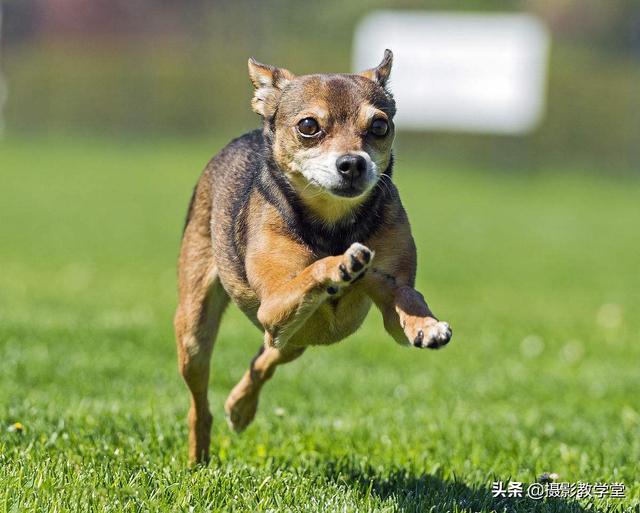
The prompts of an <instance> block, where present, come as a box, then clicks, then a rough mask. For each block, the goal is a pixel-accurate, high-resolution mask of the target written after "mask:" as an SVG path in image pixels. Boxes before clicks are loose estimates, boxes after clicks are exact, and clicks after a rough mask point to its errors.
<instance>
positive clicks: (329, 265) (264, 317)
mask: <svg viewBox="0 0 640 513" xmlns="http://www.w3.org/2000/svg"><path fill="white" fill-rule="evenodd" d="M272 249H273V247H272ZM373 255H374V253H373V251H371V250H370V249H369V248H367V247H366V246H363V245H362V244H358V243H355V244H352V245H351V246H350V247H349V249H347V251H345V252H344V254H342V255H338V256H330V257H325V258H322V259H320V260H317V261H315V262H313V263H312V264H310V265H309V266H307V267H305V268H304V269H303V270H302V271H300V272H299V273H297V274H295V275H294V276H293V277H290V278H288V279H287V275H290V274H291V269H290V268H287V267H286V265H283V262H284V263H285V264H286V263H287V261H289V262H290V260H291V255H287V254H278V253H277V252H275V253H274V252H273V250H272V251H270V252H269V254H268V255H263V258H261V259H260V263H259V265H256V262H255V261H254V264H253V265H252V266H251V267H249V269H248V270H251V271H253V272H252V273H251V274H252V277H253V280H254V281H255V282H257V283H255V284H254V286H255V287H256V289H257V290H259V291H260V295H261V302H260V308H259V310H258V320H259V321H260V323H261V324H262V326H263V327H264V329H265V341H266V344H267V345H268V346H274V347H284V346H285V345H286V343H287V340H288V339H289V338H290V337H291V336H292V335H293V334H294V333H295V332H296V331H297V330H298V329H299V328H300V327H301V326H302V325H303V324H304V323H305V321H306V320H307V319H308V318H309V317H310V316H311V315H312V314H313V313H314V312H315V311H316V309H317V308H318V306H320V304H322V302H323V301H325V300H326V299H327V298H329V297H331V296H332V295H334V294H337V293H338V292H339V291H340V289H341V288H342V287H347V286H349V285H350V284H351V283H353V282H354V281H355V280H357V279H358V278H360V277H361V276H362V275H363V274H364V273H365V272H366V270H367V268H368V267H369V266H370V265H371V261H372V260H373ZM254 260H255V259H254Z"/></svg>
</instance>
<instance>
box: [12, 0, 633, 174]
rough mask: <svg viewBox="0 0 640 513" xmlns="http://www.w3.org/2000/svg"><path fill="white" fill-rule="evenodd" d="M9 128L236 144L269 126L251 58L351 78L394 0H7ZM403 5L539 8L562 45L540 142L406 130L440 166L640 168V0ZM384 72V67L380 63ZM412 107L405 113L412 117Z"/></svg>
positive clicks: (411, 144) (551, 72)
mask: <svg viewBox="0 0 640 513" xmlns="http://www.w3.org/2000/svg"><path fill="white" fill-rule="evenodd" d="M3 6H4V21H3V28H2V52H1V56H2V71H3V73H4V76H5V81H6V84H7V88H8V96H7V101H6V105H5V113H4V117H5V127H6V131H7V132H8V133H10V134H11V133H15V134H38V135H42V134H55V135H60V134H67V135H77V134H82V135H83V136H86V135H95V136H101V137H102V136H107V137H111V138H117V139H123V140H125V139H126V140H127V141H132V140H138V139H150V138H153V137H158V136H160V137H168V136H170V137H203V136H204V137H210V136H212V135H213V136H215V138H216V139H218V138H219V139H220V140H224V139H227V138H229V137H230V136H232V135H235V134H237V133H239V132H241V131H243V130H246V129H249V128H252V127H254V126H255V125H256V123H257V119H256V116H255V115H254V114H253V113H252V112H251V110H250V108H249V107H248V105H249V98H250V94H251V92H250V85H249V81H248V79H247V71H246V60H247V57H248V56H254V57H255V58H256V59H258V60H261V61H262V62H267V63H274V64H278V65H280V66H284V67H287V68H289V69H291V70H292V71H294V72H296V73H300V74H302V73H310V72H329V71H338V72H347V71H350V70H351V68H352V54H353V51H352V48H353V39H354V31H355V29H356V26H357V25H358V23H359V22H360V21H361V20H362V19H363V18H365V16H366V15H367V14H369V13H370V12H372V11H375V10H376V9H380V8H388V7H390V3H389V2H381V1H370V2H366V4H363V3H361V2H345V1H326V2H305V3H304V5H302V4H301V3H300V2H296V1H284V0H280V1H272V2H263V1H259V0H255V1H246V0H244V1H231V0H229V1H224V0H216V1H204V0H201V1H200V0H190V1H188V2H179V3H178V2H168V1H152V0H135V1H129V0H93V1H87V0H4V2H3ZM392 7H393V9H402V10H431V11H442V10H447V11H448V12H466V11H474V12H476V13H478V12H487V13H491V12H527V13H531V14H533V15H535V16H536V17H538V18H539V19H540V20H541V21H542V23H543V24H544V25H545V26H546V27H547V28H548V30H549V31H550V34H551V38H552V46H551V50H550V54H549V63H548V79H547V98H546V103H547V106H546V111H545V115H544V119H543V122H542V123H541V124H540V126H539V128H538V129H537V130H535V131H533V132H532V133H529V134H527V135H521V136H492V135H468V134H459V133H446V132H439V131H431V132H430V133H429V134H428V135H425V134H424V133H422V134H416V133H411V134H409V133H406V134H402V133H401V134H400V137H399V139H398V144H400V145H405V147H407V148H409V149H410V150H413V151H424V152H428V154H429V156H430V157H431V158H434V157H438V158H447V159H449V158H450V159H462V160H472V161H473V163H474V164H475V165H477V166H482V167H484V166H485V165H486V166H488V167H494V168H505V169H509V170H523V171H527V170H528V171H531V170H535V169H539V168H540V167H545V166H550V165H554V164H557V163H558V162H560V163H561V164H562V165H563V166H564V167H565V168H571V169H575V170H589V171H592V172H596V173H602V174H623V173H629V172H634V171H636V172H637V171H638V169H639V168H640V166H638V162H639V161H640V145H638V144H637V142H638V135H639V133H640V4H638V2H636V1H634V0H616V1H612V2H601V1H597V0H593V1H592V0H559V1H556V0H530V1H508V2H507V1H495V0H489V1H486V2H481V3H479V2H474V1H456V2H445V1H435V0H434V1H410V0H404V1H397V2H393V3H392ZM373 64H375V63H371V65H373ZM402 107H403V106H402V105H400V109H402Z"/></svg>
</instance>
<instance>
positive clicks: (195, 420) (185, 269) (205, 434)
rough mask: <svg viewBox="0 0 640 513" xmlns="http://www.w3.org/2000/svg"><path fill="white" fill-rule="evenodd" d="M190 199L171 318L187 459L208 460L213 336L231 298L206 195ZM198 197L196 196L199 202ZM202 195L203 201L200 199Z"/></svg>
mask: <svg viewBox="0 0 640 513" xmlns="http://www.w3.org/2000/svg"><path fill="white" fill-rule="evenodd" d="M199 192H200V191H197V193H196V194H197V195H196V197H194V204H193V205H192V212H191V213H190V216H189V220H188V222H187V226H186V228H185V232H184V236H183V240H182V248H181V251H180V260H179V268H178V282H179V292H180V300H179V304H178V308H177V311H176V316H175V321H174V324H175V331H176V343H177V349H178V366H179V370H180V374H182V376H183V378H184V380H185V382H186V383H187V386H188V387H189V391H190V392H191V407H190V409H189V416H188V419H189V460H190V461H191V462H192V463H194V462H206V461H207V460H208V458H209V443H210V437H211V422H212V416H211V412H210V411H209V402H208V399H207V387H208V384H209V365H210V361H211V351H212V349H213V344H214V340H215V336H216V334H217V332H218V327H219V324H220V320H221V318H222V314H223V312H224V309H225V307H226V306H227V304H228V302H229V298H228V296H227V294H226V292H225V291H224V289H223V288H222V285H221V283H220V279H219V277H218V272H217V267H216V264H215V261H214V258H213V251H212V247H211V236H210V229H209V214H208V209H207V206H208V205H207V201H206V200H207V199H208V198H207V197H206V195H205V194H200V195H198V193H199ZM199 196H200V197H199ZM201 196H204V198H202V197H201Z"/></svg>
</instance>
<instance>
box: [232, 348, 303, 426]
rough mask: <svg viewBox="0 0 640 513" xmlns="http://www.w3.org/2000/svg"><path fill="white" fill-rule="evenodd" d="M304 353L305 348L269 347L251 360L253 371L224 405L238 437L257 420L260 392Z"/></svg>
mask: <svg viewBox="0 0 640 513" xmlns="http://www.w3.org/2000/svg"><path fill="white" fill-rule="evenodd" d="M303 352H304V348H293V347H287V348H285V349H278V348H275V347H271V346H266V345H265V346H262V347H261V348H260V351H258V354H257V355H256V356H255V357H254V358H253V360H251V365H250V366H249V370H248V371H247V372H246V373H245V374H244V376H243V377H242V379H241V380H240V381H239V382H238V384H237V385H236V386H235V387H234V388H233V390H232V391H231V393H230V394H229V397H228V398H227V400H226V402H225V404H224V409H225V412H226V414H227V422H228V423H229V426H231V429H233V430H234V431H236V432H238V433H239V432H241V431H244V429H245V428H246V427H247V426H248V425H249V424H250V423H251V421H252V420H253V418H254V417H255V414H256V410H257V408H258V398H259V396H260V390H261V389H262V386H263V385H264V384H265V383H266V382H267V380H268V379H269V378H271V376H273V373H274V372H275V370H276V367H277V366H278V365H280V364H282V363H287V362H290V361H292V360H295V359H296V358H298V356H300V355H301V354H302V353H303Z"/></svg>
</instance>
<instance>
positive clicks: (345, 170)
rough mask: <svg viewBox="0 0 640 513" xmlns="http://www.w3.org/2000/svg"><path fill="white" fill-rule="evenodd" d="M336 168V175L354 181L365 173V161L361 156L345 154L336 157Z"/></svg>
mask: <svg viewBox="0 0 640 513" xmlns="http://www.w3.org/2000/svg"><path fill="white" fill-rule="evenodd" d="M336 167H337V168H338V173H340V174H341V175H342V176H344V177H345V178H351V179H354V178H359V177H360V175H362V174H363V173H364V172H365V171H366V169H367V161H366V160H365V159H364V157H363V156H361V155H353V154H351V153H346V154H344V155H342V156H341V157H338V160H336Z"/></svg>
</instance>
